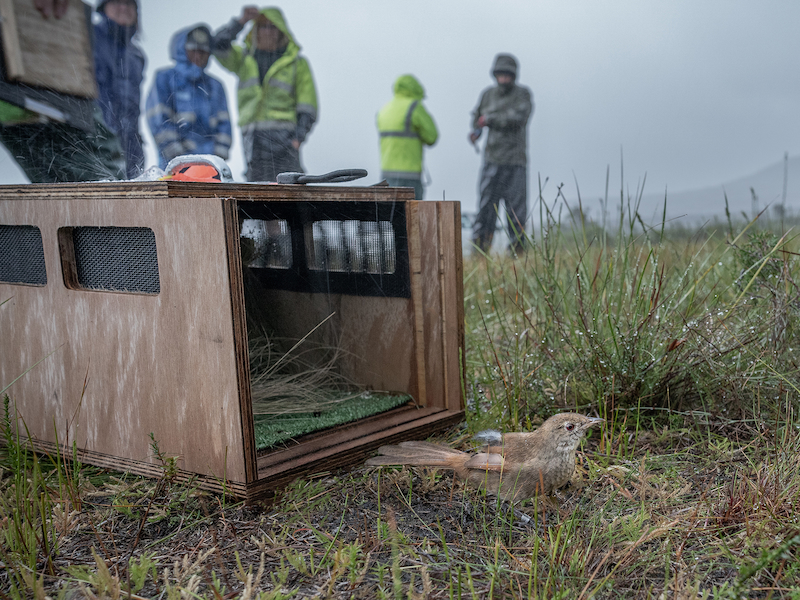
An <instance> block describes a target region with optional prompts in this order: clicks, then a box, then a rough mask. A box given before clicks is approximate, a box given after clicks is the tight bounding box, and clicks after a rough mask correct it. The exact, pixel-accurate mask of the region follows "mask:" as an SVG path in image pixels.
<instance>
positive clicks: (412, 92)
mask: <svg viewBox="0 0 800 600" xmlns="http://www.w3.org/2000/svg"><path fill="white" fill-rule="evenodd" d="M424 97H425V89H424V88H423V87H422V85H421V84H420V82H419V81H417V79H416V78H415V77H414V76H413V75H401V76H400V77H398V78H397V81H395V82H394V98H393V99H392V100H391V101H390V102H388V103H387V104H386V105H385V106H384V107H383V108H381V110H380V111H379V112H378V133H379V134H380V138H381V176H382V177H383V178H384V179H385V180H386V182H387V183H388V184H389V185H392V186H403V187H413V188H414V193H415V197H416V199H417V200H422V198H423V195H424V188H423V185H422V145H423V144H425V145H426V146H433V144H435V143H436V140H437V138H438V137H439V132H438V131H437V129H436V123H434V122H433V118H432V117H431V116H430V114H428V111H427V110H425V107H424V106H423V105H422V99H423V98H424Z"/></svg>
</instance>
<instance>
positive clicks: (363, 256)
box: [308, 221, 397, 275]
mask: <svg viewBox="0 0 800 600" xmlns="http://www.w3.org/2000/svg"><path fill="white" fill-rule="evenodd" d="M311 236H312V240H311V244H309V245H310V246H311V248H313V252H309V253H308V268H309V269H311V270H313V271H334V272H339V273H372V274H385V275H387V274H392V273H394V272H395V269H396V267H397V252H396V249H395V239H394V228H393V227H392V224H391V222H389V221H315V222H314V224H313V227H312V228H311Z"/></svg>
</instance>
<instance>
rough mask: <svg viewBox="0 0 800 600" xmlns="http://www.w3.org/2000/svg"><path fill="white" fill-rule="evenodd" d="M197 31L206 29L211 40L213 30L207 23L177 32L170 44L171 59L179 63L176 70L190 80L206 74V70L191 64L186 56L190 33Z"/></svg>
mask: <svg viewBox="0 0 800 600" xmlns="http://www.w3.org/2000/svg"><path fill="white" fill-rule="evenodd" d="M195 29H205V30H206V33H208V37H209V39H211V30H210V29H209V27H208V25H206V24H205V23H197V24H196V25H191V26H190V27H186V28H185V29H181V30H179V31H177V32H176V33H175V35H173V36H172V39H171V40H170V43H169V56H170V58H171V59H172V60H174V61H175V62H176V63H177V65H176V69H177V70H178V72H179V73H181V74H182V75H184V76H185V77H186V78H188V79H199V78H200V77H201V76H202V75H203V73H204V72H205V69H203V68H201V67H198V66H197V65H196V64H194V63H192V62H190V61H189V58H188V57H187V56H186V38H187V37H188V36H189V33H190V32H192V31H194V30H195Z"/></svg>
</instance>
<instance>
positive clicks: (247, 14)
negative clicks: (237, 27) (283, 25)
mask: <svg viewBox="0 0 800 600" xmlns="http://www.w3.org/2000/svg"><path fill="white" fill-rule="evenodd" d="M260 14H261V11H259V10H258V7H256V6H252V5H250V6H245V7H244V8H243V9H242V16H241V17H239V23H241V24H242V25H244V24H245V23H247V22H248V21H252V20H253V19H256V18H258V15H260Z"/></svg>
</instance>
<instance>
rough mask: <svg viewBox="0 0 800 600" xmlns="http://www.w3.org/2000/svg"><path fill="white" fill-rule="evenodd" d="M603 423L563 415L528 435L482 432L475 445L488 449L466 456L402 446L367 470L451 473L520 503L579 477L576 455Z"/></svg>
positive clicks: (424, 445)
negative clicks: (390, 467) (590, 432)
mask: <svg viewBox="0 0 800 600" xmlns="http://www.w3.org/2000/svg"><path fill="white" fill-rule="evenodd" d="M602 422H603V419H597V418H594V417H585V416H583V415H578V414H575V413H561V414H558V415H554V416H552V417H550V418H549V419H547V420H546V421H545V422H544V423H542V425H541V426H540V427H539V428H538V429H537V430H536V431H533V432H530V433H506V434H502V433H500V432H499V431H493V430H489V431H482V432H480V433H478V434H477V435H476V436H475V439H476V440H478V441H479V442H482V443H483V444H484V446H483V447H482V448H481V451H480V452H479V453H477V454H468V453H467V452H461V451H460V450H454V449H453V448H448V447H446V446H440V445H439V444H433V443H431V442H401V443H400V444H398V445H396V446H382V447H380V448H378V452H379V454H380V455H379V456H375V457H373V458H370V459H369V460H367V462H366V464H367V466H379V465H417V466H426V467H442V468H445V469H453V470H454V471H455V472H456V474H457V475H458V476H459V477H461V478H462V479H464V480H466V481H467V482H468V483H470V484H472V485H475V486H477V487H485V488H486V490H487V491H488V492H490V493H492V494H495V495H498V496H500V497H501V498H503V499H504V500H510V501H517V500H523V499H525V498H532V497H533V496H535V495H536V494H539V493H544V494H551V493H552V492H553V491H554V490H556V489H558V488H560V487H562V486H564V485H566V484H567V482H568V481H569V480H570V479H571V478H572V476H573V474H574V473H575V449H576V448H577V447H578V444H579V443H580V441H581V439H583V436H584V435H586V431H587V430H588V429H589V428H590V427H592V426H593V425H598V424H600V423H602Z"/></svg>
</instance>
